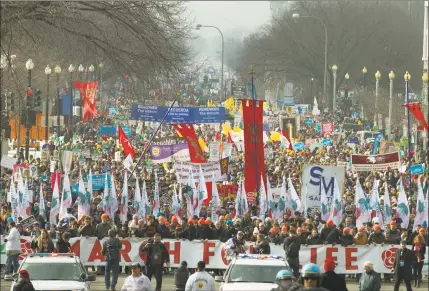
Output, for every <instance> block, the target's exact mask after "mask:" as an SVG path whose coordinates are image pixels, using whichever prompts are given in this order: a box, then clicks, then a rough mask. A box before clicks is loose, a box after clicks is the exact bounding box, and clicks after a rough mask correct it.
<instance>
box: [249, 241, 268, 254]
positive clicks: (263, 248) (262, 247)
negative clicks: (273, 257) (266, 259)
mask: <svg viewBox="0 0 429 291" xmlns="http://www.w3.org/2000/svg"><path fill="white" fill-rule="evenodd" d="M253 253H254V254H263V255H269V254H270V253H271V248H270V244H269V243H268V242H267V241H266V240H264V241H261V242H259V243H256V245H255V248H254V249H253Z"/></svg>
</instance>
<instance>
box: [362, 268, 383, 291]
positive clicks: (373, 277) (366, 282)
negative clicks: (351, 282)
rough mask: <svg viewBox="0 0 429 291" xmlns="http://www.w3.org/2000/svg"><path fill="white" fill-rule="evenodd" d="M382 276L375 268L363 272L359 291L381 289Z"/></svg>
mask: <svg viewBox="0 0 429 291" xmlns="http://www.w3.org/2000/svg"><path fill="white" fill-rule="evenodd" d="M380 289H381V278H380V274H379V273H377V272H375V271H374V270H373V271H371V272H369V273H367V272H363V273H362V276H361V277H360V279H359V282H358V290H357V291H380Z"/></svg>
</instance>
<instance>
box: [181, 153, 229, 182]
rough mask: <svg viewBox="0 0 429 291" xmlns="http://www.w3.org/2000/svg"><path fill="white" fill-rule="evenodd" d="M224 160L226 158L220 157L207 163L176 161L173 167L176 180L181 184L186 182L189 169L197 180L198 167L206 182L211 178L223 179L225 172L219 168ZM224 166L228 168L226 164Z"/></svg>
mask: <svg viewBox="0 0 429 291" xmlns="http://www.w3.org/2000/svg"><path fill="white" fill-rule="evenodd" d="M225 160H226V159H222V160H221V161H217V162H208V163H202V164H194V163H188V162H176V163H174V168H175V170H176V178H177V182H179V183H182V184H187V183H188V177H189V174H190V171H192V177H193V179H194V181H198V180H199V177H200V167H201V170H202V172H203V175H204V179H205V180H206V181H207V182H210V181H213V179H214V180H215V181H225V180H226V174H223V173H224V171H221V168H222V167H221V164H222V162H223V161H225ZM226 168H228V165H226ZM226 171H227V170H226ZM225 173H226V172H225Z"/></svg>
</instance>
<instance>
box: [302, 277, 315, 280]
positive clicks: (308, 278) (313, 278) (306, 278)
mask: <svg viewBox="0 0 429 291" xmlns="http://www.w3.org/2000/svg"><path fill="white" fill-rule="evenodd" d="M303 279H304V280H313V281H316V280H317V278H316V277H304V278H303Z"/></svg>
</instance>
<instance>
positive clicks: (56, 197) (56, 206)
mask: <svg viewBox="0 0 429 291" xmlns="http://www.w3.org/2000/svg"><path fill="white" fill-rule="evenodd" d="M59 213H60V189H59V188H58V183H57V182H55V183H54V192H53V193H52V200H51V212H50V214H49V224H50V225H57V223H58V221H57V215H58V214H59Z"/></svg>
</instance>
